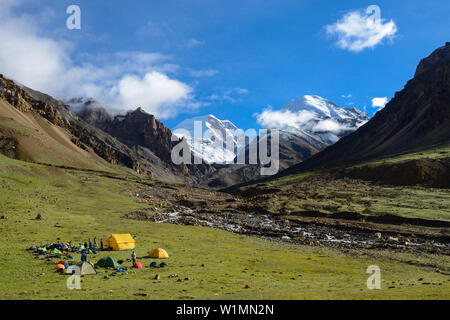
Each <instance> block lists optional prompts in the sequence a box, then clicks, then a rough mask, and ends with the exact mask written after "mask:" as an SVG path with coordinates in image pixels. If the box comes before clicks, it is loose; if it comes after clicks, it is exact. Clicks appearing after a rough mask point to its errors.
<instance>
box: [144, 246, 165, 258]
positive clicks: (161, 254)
mask: <svg viewBox="0 0 450 320" xmlns="http://www.w3.org/2000/svg"><path fill="white" fill-rule="evenodd" d="M148 256H149V257H150V258H157V259H165V258H168V257H169V255H168V254H167V251H166V250H164V249H161V248H156V249H153V250H152V251H149V252H148Z"/></svg>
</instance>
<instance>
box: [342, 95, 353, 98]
mask: <svg viewBox="0 0 450 320" xmlns="http://www.w3.org/2000/svg"><path fill="white" fill-rule="evenodd" d="M341 97H342V98H344V99H350V98H351V97H353V95H351V94H347V95H345V94H343V95H341Z"/></svg>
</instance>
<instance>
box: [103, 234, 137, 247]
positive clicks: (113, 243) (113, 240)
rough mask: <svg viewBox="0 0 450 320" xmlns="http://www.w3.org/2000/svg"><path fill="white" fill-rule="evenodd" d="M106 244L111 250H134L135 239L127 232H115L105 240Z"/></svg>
mask: <svg viewBox="0 0 450 320" xmlns="http://www.w3.org/2000/svg"><path fill="white" fill-rule="evenodd" d="M106 246H107V247H109V248H111V249H112V250H134V249H136V241H135V240H134V239H133V237H132V236H131V234H129V233H123V234H118V233H115V234H112V235H111V236H110V237H109V238H108V239H107V240H106Z"/></svg>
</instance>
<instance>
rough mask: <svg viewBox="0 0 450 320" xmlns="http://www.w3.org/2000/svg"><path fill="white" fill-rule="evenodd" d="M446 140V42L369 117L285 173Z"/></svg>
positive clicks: (449, 110) (449, 61)
mask: <svg viewBox="0 0 450 320" xmlns="http://www.w3.org/2000/svg"><path fill="white" fill-rule="evenodd" d="M449 140H450V43H446V45H445V46H444V47H441V48H439V49H437V50H436V51H434V52H433V53H432V54H431V55H430V56H429V57H427V58H425V59H423V60H422V61H421V62H420V63H419V65H418V67H417V71H416V73H415V76H414V78H413V79H412V80H409V81H408V82H407V84H406V85H405V87H404V89H403V90H402V91H400V92H397V93H396V94H395V96H394V98H393V99H392V100H391V101H390V102H389V103H388V104H387V105H386V106H385V107H384V109H382V110H381V111H379V112H378V113H377V114H376V115H375V116H374V117H373V118H372V119H371V120H370V121H369V122H367V123H366V124H365V125H363V126H362V127H360V128H359V129H358V130H357V131H355V132H354V133H352V134H350V135H348V136H347V137H344V138H342V139H341V140H339V141H338V142H337V143H336V144H334V145H332V146H330V147H328V148H326V149H325V150H324V151H322V152H320V153H318V154H316V155H315V156H313V157H312V158H310V159H309V160H307V161H305V162H303V163H301V164H299V165H296V166H294V167H292V168H290V169H288V170H287V172H286V173H291V172H295V171H298V170H308V169H313V168H317V167H322V166H330V165H339V164H343V163H348V162H353V161H357V160H365V159H370V158H376V157H380V156H387V155H392V154H395V153H398V152H403V151H407V150H410V149H415V148H421V147H426V146H430V145H433V144H437V143H441V142H445V141H449Z"/></svg>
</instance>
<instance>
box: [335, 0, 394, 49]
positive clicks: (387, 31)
mask: <svg viewBox="0 0 450 320" xmlns="http://www.w3.org/2000/svg"><path fill="white" fill-rule="evenodd" d="M369 8H370V7H369ZM377 8H378V7H377ZM377 10H379V8H378V9H377ZM378 14H379V11H378ZM326 30H327V33H328V34H329V35H336V36H337V38H338V41H337V45H338V46H339V47H340V48H342V49H346V50H350V51H354V52H359V51H362V50H364V49H366V48H372V47H375V46H376V45H377V44H380V43H381V42H382V41H383V40H384V39H391V38H392V37H393V36H394V35H395V33H396V32H397V26H396V24H395V23H394V21H392V20H390V21H386V20H385V19H381V18H380V17H376V14H373V15H368V14H367V13H366V14H362V13H361V12H360V11H351V12H349V13H347V14H346V15H345V16H344V17H343V18H342V19H341V20H339V21H337V22H335V23H334V24H331V25H327V26H326Z"/></svg>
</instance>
